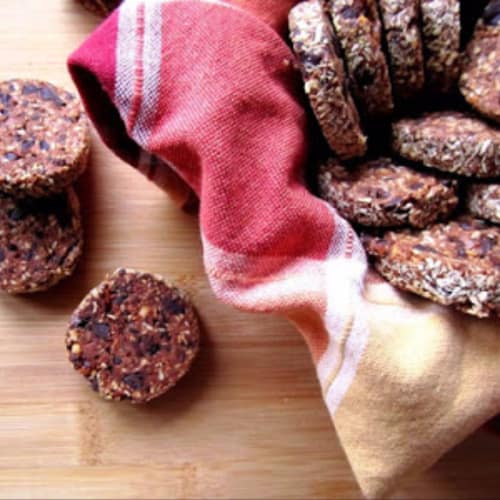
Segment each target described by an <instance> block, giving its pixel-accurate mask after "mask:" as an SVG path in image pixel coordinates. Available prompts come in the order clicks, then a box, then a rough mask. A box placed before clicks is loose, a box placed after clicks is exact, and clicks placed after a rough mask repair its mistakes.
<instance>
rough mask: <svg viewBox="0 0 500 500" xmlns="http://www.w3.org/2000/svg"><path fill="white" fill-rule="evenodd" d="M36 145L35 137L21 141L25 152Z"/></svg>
mask: <svg viewBox="0 0 500 500" xmlns="http://www.w3.org/2000/svg"><path fill="white" fill-rule="evenodd" d="M34 145H35V139H28V140H25V141H23V142H22V143H21V149H22V152H23V153H27V152H28V151H29V150H30V149H31V148H32V147H33V146H34Z"/></svg>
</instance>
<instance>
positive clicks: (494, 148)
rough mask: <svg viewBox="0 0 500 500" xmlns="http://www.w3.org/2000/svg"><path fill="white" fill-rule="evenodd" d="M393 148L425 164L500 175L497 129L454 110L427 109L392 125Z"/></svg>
mask: <svg viewBox="0 0 500 500" xmlns="http://www.w3.org/2000/svg"><path fill="white" fill-rule="evenodd" d="M392 134H393V139H392V147H393V150H394V151H395V152H396V153H398V154H399V155H401V156H402V157H403V158H407V159H408V160H412V161H417V162H420V163H422V164H423V165H425V166H427V167H434V168H437V169H439V170H444V171H447V172H452V173H455V174H459V175H466V176H470V177H495V176H498V175H500V131H499V130H497V129H496V128H493V127H490V126H488V125H487V124H486V123H484V122H482V121H481V120H478V119H476V118H473V117H472V116H468V115H465V114H462V113H458V112H455V111H442V112H435V113H428V114H425V115H423V116H422V117H421V118H416V119H410V118H407V119H403V120H400V121H398V122H396V123H394V124H393V126H392Z"/></svg>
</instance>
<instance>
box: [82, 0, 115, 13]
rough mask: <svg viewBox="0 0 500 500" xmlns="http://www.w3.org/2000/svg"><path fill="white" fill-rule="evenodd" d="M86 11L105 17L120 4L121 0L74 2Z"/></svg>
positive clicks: (83, 0)
mask: <svg viewBox="0 0 500 500" xmlns="http://www.w3.org/2000/svg"><path fill="white" fill-rule="evenodd" d="M76 1H77V2H78V3H80V4H81V5H83V6H84V7H85V8H86V9H87V10H89V11H90V12H93V13H94V14H97V15H99V16H103V17H106V16H107V15H109V14H110V13H111V12H112V11H113V10H114V9H116V8H117V7H118V5H120V4H121V3H122V0H76Z"/></svg>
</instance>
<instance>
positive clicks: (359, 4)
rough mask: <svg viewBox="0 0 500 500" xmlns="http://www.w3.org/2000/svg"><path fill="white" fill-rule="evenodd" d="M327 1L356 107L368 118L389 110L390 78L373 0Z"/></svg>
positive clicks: (390, 106) (387, 112)
mask: <svg viewBox="0 0 500 500" xmlns="http://www.w3.org/2000/svg"><path fill="white" fill-rule="evenodd" d="M326 4H327V8H328V10H329V12H330V15H331V18H332V21H333V26H334V28H335V32H336V34H337V37H338V39H339V42H340V45H341V47H342V51H343V54H344V59H345V62H346V66H347V72H348V74H349V81H350V87H351V91H352V94H353V96H354V99H355V100H356V103H357V105H358V109H359V110H360V112H361V113H362V114H364V115H365V116H367V117H369V118H371V117H377V116H383V115H388V114H390V113H391V112H392V110H393V107H394V104H393V102H392V91H391V80H390V78H389V68H388V66H387V61H386V59H385V55H384V51H383V50H382V40H381V37H382V33H381V22H380V17H379V14H378V9H377V4H376V2H375V0H328V1H327V2H326Z"/></svg>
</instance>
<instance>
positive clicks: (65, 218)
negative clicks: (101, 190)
mask: <svg viewBox="0 0 500 500" xmlns="http://www.w3.org/2000/svg"><path fill="white" fill-rule="evenodd" d="M82 246H83V234H82V224H81V218H80V206H79V203H78V198H77V197H76V194H75V192H74V191H73V190H72V189H71V188H70V189H69V190H68V192H67V193H64V194H60V195H55V196H53V197H51V198H43V199H41V198H31V199H28V198H25V199H22V200H16V199H14V198H12V197H11V196H9V195H6V194H1V193H0V289H1V290H4V291H6V292H9V293H30V292H39V291H43V290H47V289H48V288H50V287H51V286H53V285H55V284H56V283H58V282H59V281H61V280H62V279H63V278H66V277H67V276H69V275H70V274H72V273H73V271H74V269H75V267H76V264H77V262H78V260H79V257H80V255H81V253H82Z"/></svg>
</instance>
